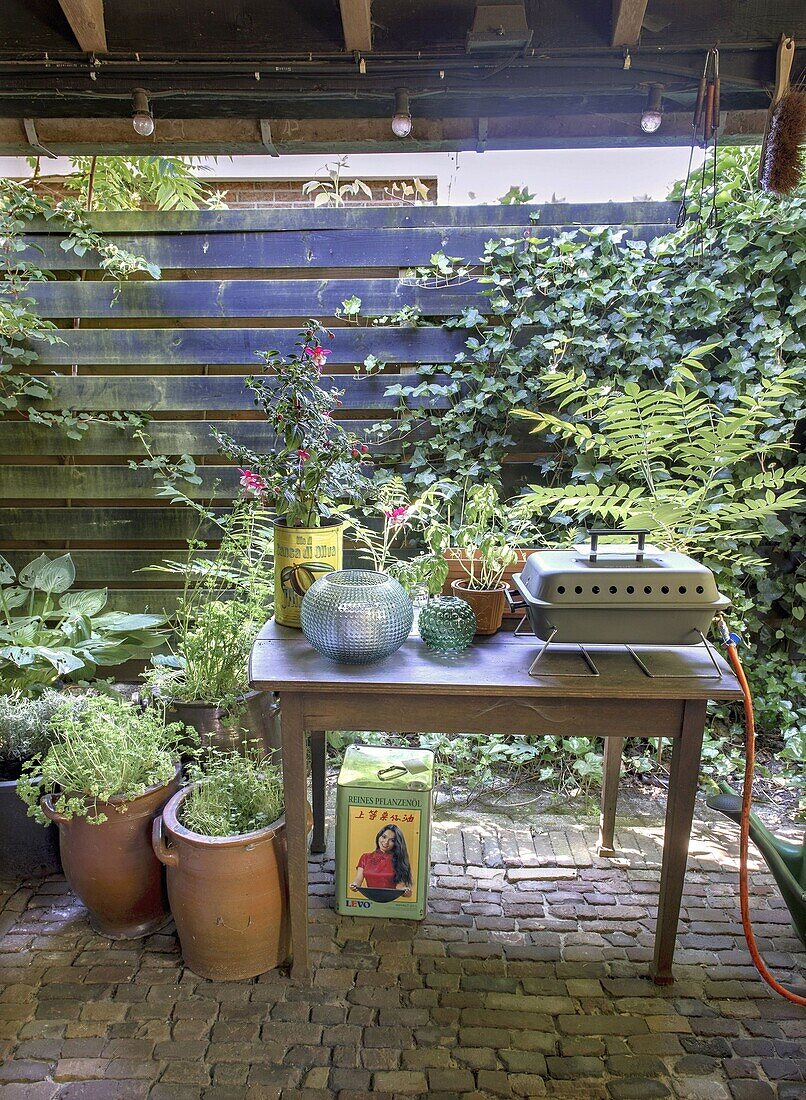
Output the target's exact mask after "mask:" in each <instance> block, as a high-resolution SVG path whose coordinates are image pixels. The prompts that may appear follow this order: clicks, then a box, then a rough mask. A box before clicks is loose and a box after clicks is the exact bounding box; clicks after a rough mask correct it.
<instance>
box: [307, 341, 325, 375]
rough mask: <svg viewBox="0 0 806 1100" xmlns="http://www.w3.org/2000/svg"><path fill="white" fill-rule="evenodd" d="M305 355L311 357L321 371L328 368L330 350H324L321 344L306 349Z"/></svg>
mask: <svg viewBox="0 0 806 1100" xmlns="http://www.w3.org/2000/svg"><path fill="white" fill-rule="evenodd" d="M305 354H306V355H309V356H310V357H311V362H312V363H313V365H314V366H315V367H317V368H318V369H319V370H321V369H322V367H325V366H327V357H328V355H330V348H323V347H322V345H321V344H317V345H316V347H315V348H306V349H305Z"/></svg>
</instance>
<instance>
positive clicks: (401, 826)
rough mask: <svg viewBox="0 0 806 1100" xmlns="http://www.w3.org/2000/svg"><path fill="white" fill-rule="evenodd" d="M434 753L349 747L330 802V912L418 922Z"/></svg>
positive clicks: (427, 866) (424, 891) (427, 865)
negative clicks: (332, 888)
mask: <svg viewBox="0 0 806 1100" xmlns="http://www.w3.org/2000/svg"><path fill="white" fill-rule="evenodd" d="M433 789H434V754H433V752H430V751H429V750H428V749H398V748H386V747H383V746H378V745H350V746H349V748H348V749H347V751H346V752H345V754H344V763H343V764H342V766H341V771H340V773H339V781H338V788H337V798H336V909H337V910H338V912H339V913H344V914H345V915H347V916H353V917H375V918H377V917H395V918H397V919H400V918H402V919H404V920H422V919H423V918H424V917H425V908H426V902H427V899H428V882H429V879H430V876H431V808H432V798H433Z"/></svg>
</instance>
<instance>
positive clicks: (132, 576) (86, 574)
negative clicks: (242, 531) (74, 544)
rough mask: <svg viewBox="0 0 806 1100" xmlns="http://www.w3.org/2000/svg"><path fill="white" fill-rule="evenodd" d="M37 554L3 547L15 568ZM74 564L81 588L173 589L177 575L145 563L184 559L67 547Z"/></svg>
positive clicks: (157, 552) (155, 551) (208, 554)
mask: <svg viewBox="0 0 806 1100" xmlns="http://www.w3.org/2000/svg"><path fill="white" fill-rule="evenodd" d="M40 553H41V550H39V549H38V548H36V547H33V548H31V549H26V550H4V551H3V557H4V558H6V560H7V561H8V562H10V564H11V565H12V566H13V567H14V569H16V570H17V571H19V570H20V569H21V568H22V567H23V566H24V565H25V564H26V563H27V562H29V561H31V560H32V559H33V558H35V557H37V556H38V555H39V554H40ZM214 553H215V551H213V550H197V551H196V552H195V553H194V555H193V556H194V558H205V559H208V560H209V559H210V558H212V557H213V556H214ZM70 556H71V557H72V559H73V564H74V565H75V567H76V584H77V585H78V586H79V587H82V588H106V587H107V586H109V587H112V588H114V587H118V586H121V585H126V586H127V587H128V586H135V587H139V588H163V587H165V588H177V587H180V586H181V583H182V579H181V577H180V576H178V575H176V574H171V573H156V572H153V571H151V570H150V569H149V570H148V572H143V570H145V569H146V567H147V566H153V565H161V564H162V563H163V562H164V561H165V559H166V558H169V559H171V560H172V561H184V560H185V553H184V551H182V550H162V549H160V548H158V547H154V548H152V549H150V550H71V551H70Z"/></svg>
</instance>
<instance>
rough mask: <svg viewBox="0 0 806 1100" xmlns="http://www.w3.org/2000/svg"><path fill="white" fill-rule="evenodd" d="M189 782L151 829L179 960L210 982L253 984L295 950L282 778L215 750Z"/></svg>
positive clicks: (262, 762)
mask: <svg viewBox="0 0 806 1100" xmlns="http://www.w3.org/2000/svg"><path fill="white" fill-rule="evenodd" d="M188 777H189V779H190V786H189V787H185V788H184V789H183V790H181V791H179V792H178V793H176V794H175V795H174V796H173V797H172V798H171V800H170V801H169V802H168V804H167V805H166V806H165V808H164V809H163V811H162V814H161V816H159V817H157V818H156V819H155V821H154V825H153V845H154V851H155V853H156V855H157V857H158V858H159V859H160V861H161V862H162V863H164V864H165V867H166V869H167V881H168V896H169V898H170V903H171V910H172V912H173V915H174V920H175V921H176V930H177V933H178V935H179V943H180V946H181V949H182V955H183V957H184V960H185V963H186V965H187V966H188V967H189V969H190V970H192V971H193V973H194V974H198V975H199V976H200V977H203V978H209V979H211V980H213V981H237V980H241V979H245V978H252V977H255V976H256V975H258V974H263V973H265V971H267V970H271V969H273V968H274V967H276V966H279V965H281V964H282V963H283V962H285V961H286V959H287V958H288V955H289V950H290V943H289V929H288V904H287V898H288V887H287V876H286V841H285V819H284V817H283V812H284V805H283V789H282V782H281V780H280V774H279V770H278V769H277V768H276V767H274V766H272V765H271V764H270V763H269V762H268V760H266V759H265V758H261V756H260V754H259V752H247V753H245V754H241V753H236V752H228V753H222V752H218V751H217V750H215V749H209V750H208V751H207V752H206V753H205V754H204V755H203V757H202V759H201V760H200V761H199V762H198V763H197V764H191V765H190V766H189V768H188Z"/></svg>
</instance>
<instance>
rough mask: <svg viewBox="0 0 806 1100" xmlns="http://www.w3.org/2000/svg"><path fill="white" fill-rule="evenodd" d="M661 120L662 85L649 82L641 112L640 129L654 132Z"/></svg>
mask: <svg viewBox="0 0 806 1100" xmlns="http://www.w3.org/2000/svg"><path fill="white" fill-rule="evenodd" d="M662 122H663V85H662V84H650V85H649V91H648V92H647V97H646V106H645V107H644V110H643V113H642V114H641V129H642V130H643V131H644V133H645V134H654V133H655V131H656V130H659V129H660V124H661V123H662Z"/></svg>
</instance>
